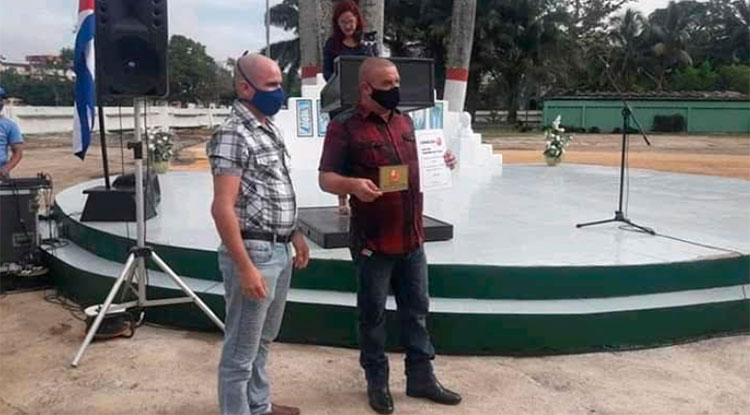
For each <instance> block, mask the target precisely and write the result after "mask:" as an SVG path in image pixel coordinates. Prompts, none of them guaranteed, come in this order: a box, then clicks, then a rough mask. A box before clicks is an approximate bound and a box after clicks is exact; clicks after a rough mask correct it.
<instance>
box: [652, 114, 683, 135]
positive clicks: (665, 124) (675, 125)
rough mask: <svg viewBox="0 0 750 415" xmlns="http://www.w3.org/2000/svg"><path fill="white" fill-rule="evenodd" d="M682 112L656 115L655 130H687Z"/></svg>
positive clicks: (670, 131)
mask: <svg viewBox="0 0 750 415" xmlns="http://www.w3.org/2000/svg"><path fill="white" fill-rule="evenodd" d="M686 127H687V125H686V123H685V117H683V116H682V114H672V115H655V116H654V129H653V130H654V131H657V132H661V133H681V132H684V131H686V130H687V128H686Z"/></svg>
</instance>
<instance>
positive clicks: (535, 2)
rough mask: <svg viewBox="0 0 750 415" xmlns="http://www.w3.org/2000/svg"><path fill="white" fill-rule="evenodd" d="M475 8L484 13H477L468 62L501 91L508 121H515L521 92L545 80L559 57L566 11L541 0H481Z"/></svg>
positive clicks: (522, 93)
mask: <svg viewBox="0 0 750 415" xmlns="http://www.w3.org/2000/svg"><path fill="white" fill-rule="evenodd" d="M478 10H482V11H484V12H483V13H480V14H479V15H478V16H477V25H476V26H477V32H476V33H475V36H476V38H475V40H474V44H475V45H476V46H477V47H476V48H475V49H474V53H473V59H472V65H474V64H475V63H478V68H477V69H480V70H482V71H483V72H484V73H486V74H487V75H488V77H489V83H490V84H492V83H494V84H495V87H496V88H497V89H498V90H500V91H502V95H503V97H504V103H505V107H506V108H507V110H508V122H509V123H515V122H516V114H517V112H518V109H519V107H520V105H521V97H522V95H524V93H525V92H526V90H527V89H528V88H529V87H532V86H533V84H535V83H537V82H539V81H542V80H546V78H547V76H548V75H547V72H548V71H547V70H546V68H548V67H550V66H552V64H553V63H554V62H555V61H557V60H559V58H560V56H559V52H560V51H562V41H561V40H562V36H563V35H562V32H561V26H562V24H563V23H564V19H565V16H566V13H565V12H563V11H562V10H560V9H557V8H554V5H553V4H550V3H547V2H545V1H543V0H483V1H480V2H479V6H478ZM477 75H478V76H480V78H479V79H480V80H481V79H482V74H481V73H480V74H477ZM475 76H476V75H475ZM475 82H476V81H475ZM480 82H481V81H480Z"/></svg>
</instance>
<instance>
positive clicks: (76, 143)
mask: <svg viewBox="0 0 750 415" xmlns="http://www.w3.org/2000/svg"><path fill="white" fill-rule="evenodd" d="M95 33H96V16H95V15H94V0H79V7H78V28H77V29H76V44H75V51H74V53H75V57H74V58H73V70H74V71H75V73H76V86H75V97H76V98H75V104H74V110H73V120H74V125H73V152H74V153H75V155H76V156H78V157H80V159H81V160H83V158H84V157H85V156H86V150H88V148H89V143H91V131H92V130H93V129H94V120H95V119H96V117H95V111H96V87H95V86H94V74H95V73H96V72H95V66H96V63H95V62H96V59H95V57H94V34H95Z"/></svg>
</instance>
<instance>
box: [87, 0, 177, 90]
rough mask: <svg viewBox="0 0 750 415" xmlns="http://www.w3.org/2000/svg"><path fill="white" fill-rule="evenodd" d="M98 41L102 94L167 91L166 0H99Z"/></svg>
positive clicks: (97, 59) (167, 37)
mask: <svg viewBox="0 0 750 415" xmlns="http://www.w3.org/2000/svg"><path fill="white" fill-rule="evenodd" d="M95 44H96V69H97V77H98V87H99V88H101V93H102V96H110V97H163V96H166V95H167V92H168V79H167V46H168V44H169V34H168V28H167V0H97V1H96V41H95Z"/></svg>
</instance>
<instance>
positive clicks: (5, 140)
mask: <svg viewBox="0 0 750 415" xmlns="http://www.w3.org/2000/svg"><path fill="white" fill-rule="evenodd" d="M6 98H8V95H7V94H6V92H5V89H3V87H1V86H0V179H2V178H6V177H10V171H11V170H13V169H14V168H15V167H16V166H18V163H20V162H21V158H23V136H22V135H21V130H20V129H19V128H18V125H16V123H14V122H13V121H12V120H11V119H10V118H7V117H5V116H4V115H3V114H2V111H3V106H4V105H5V99H6ZM8 150H10V152H11V153H12V154H13V155H12V156H11V157H10V158H9V157H8V155H9V154H8Z"/></svg>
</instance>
